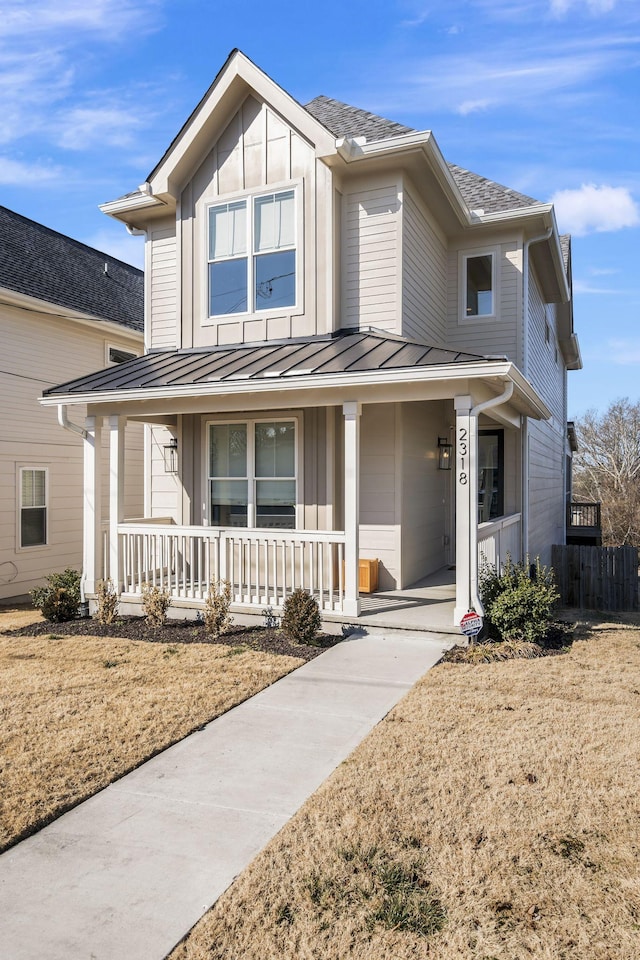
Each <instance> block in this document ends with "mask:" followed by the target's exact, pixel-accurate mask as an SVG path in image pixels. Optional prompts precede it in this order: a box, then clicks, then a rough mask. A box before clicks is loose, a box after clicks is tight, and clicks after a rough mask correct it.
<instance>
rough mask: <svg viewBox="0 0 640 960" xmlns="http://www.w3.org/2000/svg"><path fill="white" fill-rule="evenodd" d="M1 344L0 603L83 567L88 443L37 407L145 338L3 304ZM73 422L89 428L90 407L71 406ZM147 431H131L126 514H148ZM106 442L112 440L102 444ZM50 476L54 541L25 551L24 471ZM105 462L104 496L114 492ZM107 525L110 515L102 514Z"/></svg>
mask: <svg viewBox="0 0 640 960" xmlns="http://www.w3.org/2000/svg"><path fill="white" fill-rule="evenodd" d="M0 341H1V342H2V347H3V357H4V363H3V364H2V371H1V372H0V404H1V405H2V409H3V411H4V416H3V420H2V426H1V427H0V599H7V598H10V597H18V596H24V595H26V594H27V593H28V592H29V591H30V590H32V589H33V588H34V587H35V586H38V585H40V584H42V583H43V581H44V577H45V576H48V575H49V574H50V573H53V572H55V571H61V570H64V569H65V568H66V567H72V568H74V569H80V567H81V564H82V508H83V490H84V478H83V450H82V439H81V437H79V436H77V435H76V434H73V433H70V432H69V431H68V430H64V429H63V428H62V427H61V426H59V424H58V422H57V411H56V409H55V407H43V406H41V404H40V403H39V402H38V398H39V397H40V396H41V395H42V391H43V390H45V389H46V388H47V387H50V386H54V385H55V384H58V383H64V382H66V381H68V380H71V379H73V378H75V377H78V376H81V375H82V374H84V373H90V372H92V371H94V370H99V369H102V368H104V367H105V366H106V356H107V348H108V346H114V347H118V348H120V349H122V350H126V351H131V352H140V353H142V349H143V345H142V337H141V336H136V335H135V334H132V335H131V336H129V335H127V334H126V332H125V331H123V334H122V336H119V335H118V334H117V333H116V332H112V331H109V333H107V334H105V331H104V329H101V328H100V325H99V324H95V326H94V325H89V324H83V323H78V322H74V321H72V320H64V319H62V318H57V317H54V316H52V315H51V314H46V313H37V312H31V311H28V312H27V311H24V310H21V309H20V308H18V307H10V306H7V305H3V307H2V308H1V310H0ZM68 414H69V419H70V420H71V421H73V422H74V423H77V424H78V425H80V426H83V425H84V420H85V408H84V406H81V405H78V406H74V407H71V408H69V411H68ZM141 434H142V426H141V425H140V424H131V425H130V426H129V428H128V431H127V460H128V474H127V482H126V485H125V510H126V512H127V514H128V515H134V516H140V515H141V513H142V505H143V504H142V493H143V483H142V474H143V464H142V442H141ZM104 442H105V443H106V438H105V440H104ZM21 466H24V467H29V468H45V469H46V470H47V472H48V486H49V491H48V492H49V497H48V517H47V519H48V542H47V544H45V545H43V546H36V547H27V548H21V547H20V541H19V516H18V512H19V487H18V483H19V469H20V467H21ZM108 476H109V475H108V462H107V461H106V458H105V461H104V464H103V490H105V489H107V488H108ZM104 516H105V519H106V514H104Z"/></svg>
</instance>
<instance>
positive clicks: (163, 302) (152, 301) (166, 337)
mask: <svg viewBox="0 0 640 960" xmlns="http://www.w3.org/2000/svg"><path fill="white" fill-rule="evenodd" d="M147 243H148V245H149V255H148V258H147V271H148V274H149V276H148V278H147V290H146V297H147V303H146V304H145V310H146V318H145V326H146V329H147V330H148V331H149V332H148V337H149V339H148V344H149V347H151V348H155V349H164V350H171V349H175V347H176V346H177V344H178V330H177V273H176V230H175V223H174V224H173V225H172V226H168V227H163V228H161V229H155V230H150V231H149V236H148V239H147Z"/></svg>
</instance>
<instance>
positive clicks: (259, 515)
mask: <svg viewBox="0 0 640 960" xmlns="http://www.w3.org/2000/svg"><path fill="white" fill-rule="evenodd" d="M209 498H210V514H209V521H210V523H211V524H212V525H213V526H221V527H279V528H286V529H294V528H295V526H296V503H297V477H296V422H295V420H268V421H267V420H250V421H247V422H243V423H212V424H209Z"/></svg>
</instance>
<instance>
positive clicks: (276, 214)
mask: <svg viewBox="0 0 640 960" xmlns="http://www.w3.org/2000/svg"><path fill="white" fill-rule="evenodd" d="M295 302H296V214H295V191H294V190H285V191H282V192H280V193H269V194H265V195H262V196H259V197H253V198H251V199H246V200H244V199H243V200H235V201H231V202H229V203H220V204H216V206H213V207H210V208H209V316H211V317H221V316H226V315H229V314H234V313H253V312H254V311H257V310H272V309H280V308H282V307H292V306H295Z"/></svg>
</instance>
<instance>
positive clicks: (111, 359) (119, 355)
mask: <svg viewBox="0 0 640 960" xmlns="http://www.w3.org/2000/svg"><path fill="white" fill-rule="evenodd" d="M137 356H138V354H137V353H131V351H130V350H121V349H120V347H109V351H108V354H107V357H108V363H126V362H127V360H135V359H136V358H137Z"/></svg>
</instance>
